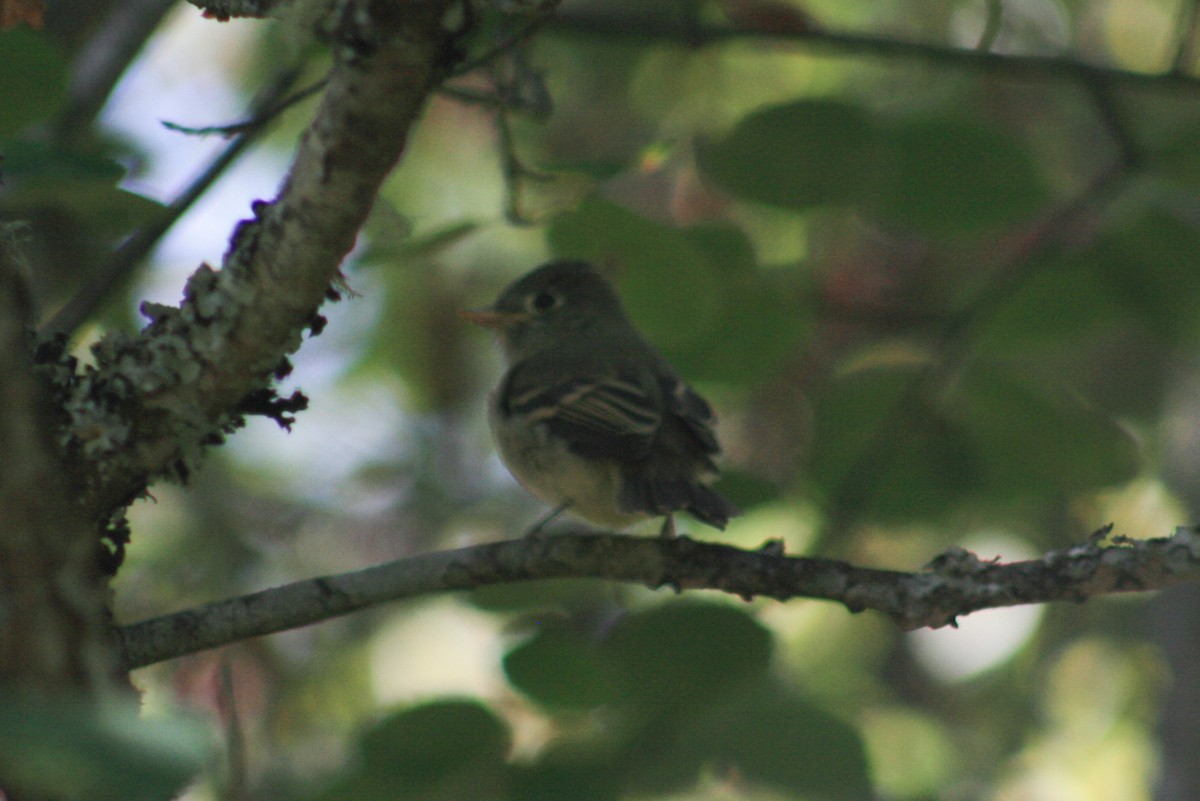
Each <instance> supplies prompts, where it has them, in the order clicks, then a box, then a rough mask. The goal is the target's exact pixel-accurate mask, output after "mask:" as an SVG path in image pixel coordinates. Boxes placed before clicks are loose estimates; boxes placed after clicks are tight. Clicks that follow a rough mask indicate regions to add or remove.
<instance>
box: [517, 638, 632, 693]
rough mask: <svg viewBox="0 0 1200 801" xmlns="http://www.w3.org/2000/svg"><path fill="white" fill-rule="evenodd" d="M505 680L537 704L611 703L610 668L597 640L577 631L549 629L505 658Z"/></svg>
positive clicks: (611, 673)
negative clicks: (506, 677) (506, 678)
mask: <svg viewBox="0 0 1200 801" xmlns="http://www.w3.org/2000/svg"><path fill="white" fill-rule="evenodd" d="M504 673H505V675H507V676H508V680H509V681H510V682H511V683H512V685H513V686H514V687H516V688H517V689H518V690H520V691H521V692H523V693H525V695H527V696H529V697H530V698H532V699H533V700H534V701H536V702H538V703H539V704H541V705H543V706H547V707H552V708H555V707H557V708H564V709H589V708H592V707H596V706H600V705H601V704H605V703H608V702H610V701H612V700H614V694H615V692H616V682H615V679H614V677H613V671H612V667H611V666H610V665H609V664H608V663H607V661H606V660H605V659H604V658H603V655H602V654H601V652H600V648H599V647H598V644H597V643H596V641H595V640H594V639H592V638H589V637H587V636H585V635H583V634H581V633H579V632H578V631H572V630H568V629H563V628H549V629H544V630H542V631H541V632H539V633H538V634H537V635H536V636H534V637H532V638H531V639H529V640H527V641H526V642H524V643H522V644H521V645H519V646H517V647H516V648H514V649H513V650H511V651H509V652H508V654H506V655H505V657H504Z"/></svg>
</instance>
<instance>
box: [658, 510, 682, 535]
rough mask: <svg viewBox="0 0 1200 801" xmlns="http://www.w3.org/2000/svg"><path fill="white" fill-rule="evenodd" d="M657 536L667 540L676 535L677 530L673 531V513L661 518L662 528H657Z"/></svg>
mask: <svg viewBox="0 0 1200 801" xmlns="http://www.w3.org/2000/svg"><path fill="white" fill-rule="evenodd" d="M658 536H660V537H665V538H666V539H669V540H673V539H675V537H676V536H678V534H677V532H676V531H675V515H673V514H668V515H667V516H666V517H665V518H663V524H662V528H661V529H660V530H659V532H658Z"/></svg>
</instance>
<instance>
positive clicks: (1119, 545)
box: [121, 528, 1200, 668]
mask: <svg viewBox="0 0 1200 801" xmlns="http://www.w3.org/2000/svg"><path fill="white" fill-rule="evenodd" d="M1107 534H1108V529H1102V530H1101V531H1099V532H1097V534H1096V535H1094V536H1093V537H1092V539H1091V540H1090V541H1089V542H1087V543H1086V544H1082V545H1077V546H1074V547H1071V548H1066V549H1064V550H1060V551H1052V552H1050V553H1048V554H1046V555H1044V556H1043V557H1041V558H1040V559H1033V560H1029V561H1025V562H1011V563H1008V564H1001V563H999V562H997V561H988V560H986V559H982V558H980V557H978V556H976V555H974V554H972V553H969V552H967V551H964V550H961V549H952V550H950V551H947V552H946V553H944V554H942V555H941V556H939V557H937V558H936V559H934V560H933V562H932V563H930V565H929V566H927V567H926V568H925V569H923V570H921V571H918V572H913V573H904V572H898V571H893V570H878V569H873V568H865V567H856V566H854V565H850V564H847V563H845V562H838V561H834V560H831V559H814V558H810V557H801V556H787V555H785V554H784V553H783V545H782V543H780V542H768V543H767V544H765V545H764V546H763V547H762V548H759V549H758V550H755V551H747V550H743V549H740V548H735V547H732V546H729V545H722V544H720V543H714V542H699V541H696V540H692V539H689V538H687V537H680V538H678V539H661V538H647V537H631V536H626V535H620V534H589V533H579V534H564V535H561V536H551V537H526V538H524V539H519V540H506V541H504V542H497V543H490V544H487V545H476V546H472V547H468V548H458V549H455V550H448V551H437V552H434V553H427V554H421V555H419V556H413V557H408V558H405V559H399V560H397V561H394V562H388V563H386V564H382V565H377V566H374V567H369V568H366V569H365V570H359V571H355V572H351V573H342V574H339V575H334V576H324V577H321V578H314V579H308V580H306V581H298V582H295V583H293V584H287V585H284V586H282V587H276V588H274V589H269V590H263V591H261V592H257V593H253V594H251V595H246V596H242V597H240V598H231V599H229V600H225V601H218V602H216V603H212V604H208V605H206V606H202V607H198V608H196V609H190V610H186V611H183V612H178V613H175V614H172V615H165V616H163V617H159V618H154V619H152V620H146V621H143V622H141V623H135V624H132V625H129V626H125V627H124V628H122V629H121V637H122V642H123V645H124V653H125V664H126V666H127V667H129V668H137V667H144V666H145V665H150V664H153V663H155V662H160V661H163V660H165V659H171V658H174V657H177V656H183V655H185V654H190V653H195V652H196V651H201V650H204V649H206V648H213V647H216V646H219V645H226V644H228V643H232V642H236V641H238V640H242V639H246V638H248V637H256V636H259V635H263V634H271V633H274V632H278V631H284V630H285V629H290V628H295V627H297V626H305V625H309V624H312V623H318V622H320V621H323V620H328V619H330V618H333V617H337V616H339V615H344V614H347V613H349V612H353V611H356V610H359V609H364V608H366V607H369V606H373V605H376V604H380V603H385V602H387V601H396V600H400V599H404V598H413V597H417V596H422V595H429V594H433V593H441V592H449V591H454V590H469V589H475V588H478V587H486V586H489V585H493V584H501V583H507V582H514V581H532V580H536V579H551V578H597V579H605V580H609V581H622V582H630V583H634V584H644V585H646V586H649V587H653V588H657V587H673V588H675V589H677V590H679V591H684V590H700V589H709V590H718V591H721V592H727V593H731V594H734V595H738V596H741V597H743V598H746V599H751V598H755V597H758V596H764V597H768V598H774V599H776V600H779V601H788V600H792V599H797V598H812V599H820V600H827V601H836V602H838V603H841V604H844V605H845V606H846V607H847V608H848V609H849V610H851V611H853V612H858V611H862V610H865V609H873V610H875V611H878V612H882V613H883V614H885V615H887V616H888V617H890V618H891V619H892V620H893V621H895V623H896V624H897V625H899V626H900V627H902V628H904V629H916V628H921V627H924V626H929V627H935V628H936V627H939V626H946V625H953V624H954V622H955V620H956V619H957V618H958V617H961V616H963V615H966V614H969V613H971V612H975V611H978V610H980V609H991V608H995V607H1001V606H1016V605H1020V604H1032V603H1045V602H1048V601H1074V602H1081V601H1085V600H1087V599H1088V598H1092V597H1095V596H1098V595H1105V594H1110V593H1117V592H1140V591H1146V590H1156V589H1162V588H1164V587H1169V586H1171V585H1173V584H1178V583H1180V582H1184V581H1195V580H1197V579H1200V534H1198V533H1197V532H1196V531H1195V530H1193V529H1190V528H1180V529H1178V530H1176V532H1175V533H1174V534H1173V535H1172V536H1170V537H1165V538H1161V539H1153V540H1129V539H1125V538H1121V537H1117V538H1114V539H1112V540H1111V541H1107V542H1106V541H1105V539H1104V538H1105V537H1106V536H1107Z"/></svg>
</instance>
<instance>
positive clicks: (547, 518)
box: [525, 502, 571, 537]
mask: <svg viewBox="0 0 1200 801" xmlns="http://www.w3.org/2000/svg"><path fill="white" fill-rule="evenodd" d="M570 505H571V504H570V502H567V503H560V504H559V505H558V506H555V507H554V508H553V509H551V510H550V511H549V512H547V513H546V514H544V515H542V516H541V517H539V518H538V519H537V521H536V522H535V523H534V524H533V525H532V526H530V527H529V528H528V529H527V530H526V531H525V536H526V537H540V536H541V534H542V529H544V528H545V527H546V526H547V525H549V523H550V522H551V521H552V520H554V518H556V517H558V516H559V515H561V514H562V513H563V512H565V511H567V507H568V506H570Z"/></svg>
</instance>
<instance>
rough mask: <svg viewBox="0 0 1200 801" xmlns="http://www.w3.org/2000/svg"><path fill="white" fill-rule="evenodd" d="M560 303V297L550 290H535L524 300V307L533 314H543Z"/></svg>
mask: <svg viewBox="0 0 1200 801" xmlns="http://www.w3.org/2000/svg"><path fill="white" fill-rule="evenodd" d="M561 305H562V298H561V297H559V296H558V295H555V294H553V293H551V292H546V291H541V292H535V293H533V294H532V295H530V296H529V297H528V298H526V300H525V308H527V309H528V310H529V311H531V312H533V313H534V314H545V313H546V312H548V311H550V310H551V309H557V308H558V307H559V306H561Z"/></svg>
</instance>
